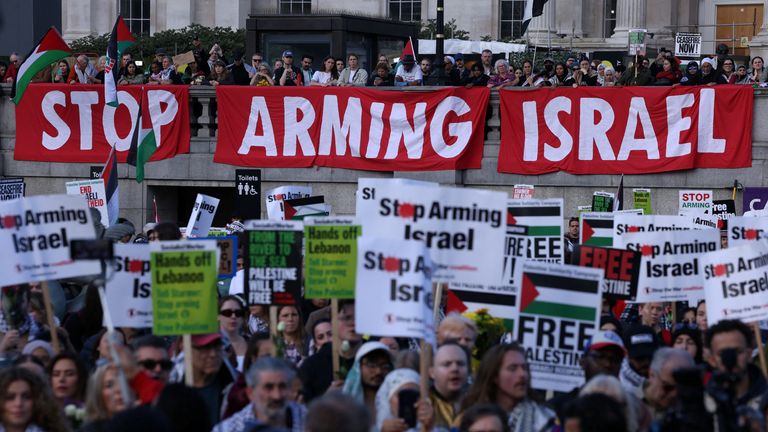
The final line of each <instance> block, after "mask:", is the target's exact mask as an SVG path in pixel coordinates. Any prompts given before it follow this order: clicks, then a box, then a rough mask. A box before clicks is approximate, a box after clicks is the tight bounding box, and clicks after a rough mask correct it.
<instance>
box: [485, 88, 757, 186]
mask: <svg viewBox="0 0 768 432" xmlns="http://www.w3.org/2000/svg"><path fill="white" fill-rule="evenodd" d="M500 94H501V118H502V119H505V120H504V121H502V122H501V146H500V149H499V172H508V173H515V174H529V175H538V174H544V173H548V172H553V171H567V172H570V173H573V174H647V173H654V172H664V171H677V170H687V169H691V168H743V167H749V166H751V164H752V110H753V106H752V105H753V103H752V102H753V98H754V95H753V90H752V89H751V88H750V87H749V86H715V87H693V88H691V87H688V88H685V87H678V88H674V89H673V88H670V87H663V88H657V87H625V88H624V89H623V90H622V91H620V92H616V91H613V89H610V88H600V87H579V88H578V89H538V90H533V91H525V92H520V91H502V92H500Z"/></svg>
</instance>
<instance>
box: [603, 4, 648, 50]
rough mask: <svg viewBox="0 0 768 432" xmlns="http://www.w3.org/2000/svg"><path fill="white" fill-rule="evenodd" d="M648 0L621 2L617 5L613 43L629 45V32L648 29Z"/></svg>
mask: <svg viewBox="0 0 768 432" xmlns="http://www.w3.org/2000/svg"><path fill="white" fill-rule="evenodd" d="M645 7H646V0H619V1H618V2H617V5H616V29H615V30H614V31H613V36H611V41H612V42H615V43H617V44H619V43H621V44H624V45H627V44H628V43H629V39H628V38H629V30H631V29H642V28H646V25H645Z"/></svg>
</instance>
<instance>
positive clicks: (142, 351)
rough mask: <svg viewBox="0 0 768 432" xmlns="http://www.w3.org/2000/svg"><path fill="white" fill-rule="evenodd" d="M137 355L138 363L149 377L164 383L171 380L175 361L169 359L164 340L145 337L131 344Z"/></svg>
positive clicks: (153, 336) (150, 336)
mask: <svg viewBox="0 0 768 432" xmlns="http://www.w3.org/2000/svg"><path fill="white" fill-rule="evenodd" d="M131 346H132V348H133V352H134V354H135V355H136V363H137V364H138V365H139V367H141V368H142V369H144V370H145V371H146V372H147V373H148V374H149V376H151V377H152V378H153V379H156V380H158V381H160V382H162V383H167V382H168V381H169V379H170V373H171V369H173V361H171V359H170V358H169V355H168V347H167V344H166V342H165V341H164V340H163V338H161V337H159V336H155V335H144V336H142V337H139V338H137V339H136V340H134V341H133V342H132V343H131Z"/></svg>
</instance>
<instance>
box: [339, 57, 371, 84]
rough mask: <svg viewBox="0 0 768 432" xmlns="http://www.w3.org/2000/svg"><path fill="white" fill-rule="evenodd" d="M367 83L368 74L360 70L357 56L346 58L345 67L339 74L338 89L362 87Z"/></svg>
mask: <svg viewBox="0 0 768 432" xmlns="http://www.w3.org/2000/svg"><path fill="white" fill-rule="evenodd" d="M367 82H368V72H366V71H365V69H362V68H360V65H359V64H358V57H357V54H350V55H349V56H347V67H346V68H345V69H344V70H343V71H341V73H340V74H339V83H338V85H339V86H340V87H353V86H354V87H363V86H365V83H367Z"/></svg>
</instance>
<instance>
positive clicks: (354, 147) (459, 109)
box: [213, 86, 490, 171]
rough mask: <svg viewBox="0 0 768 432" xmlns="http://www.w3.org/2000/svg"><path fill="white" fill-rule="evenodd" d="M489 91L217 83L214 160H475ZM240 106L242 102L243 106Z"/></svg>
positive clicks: (359, 164)
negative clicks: (297, 86) (401, 90)
mask: <svg viewBox="0 0 768 432" xmlns="http://www.w3.org/2000/svg"><path fill="white" fill-rule="evenodd" d="M489 97H490V91H488V90H487V89H485V88H483V89H464V88H455V87H454V88H445V89H440V90H432V91H424V92H418V93H416V92H409V93H408V94H407V97H404V94H403V92H399V91H379V90H370V89H363V88H343V87H339V88H336V87H302V88H295V87H260V88H258V89H256V88H255V87H251V88H248V87H245V88H244V87H233V86H229V87H228V86H220V87H217V88H216V99H217V101H218V107H219V135H218V141H217V143H216V154H215V156H214V159H213V160H214V162H218V163H226V164H231V165H239V166H255V167H260V168H267V167H269V168H302V167H310V166H328V167H335V168H351V169H361V170H374V171H419V170H455V169H467V168H480V160H481V159H482V156H483V155H482V153H483V128H484V126H485V112H486V108H487V106H488V99H489ZM244 107H245V108H244Z"/></svg>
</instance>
